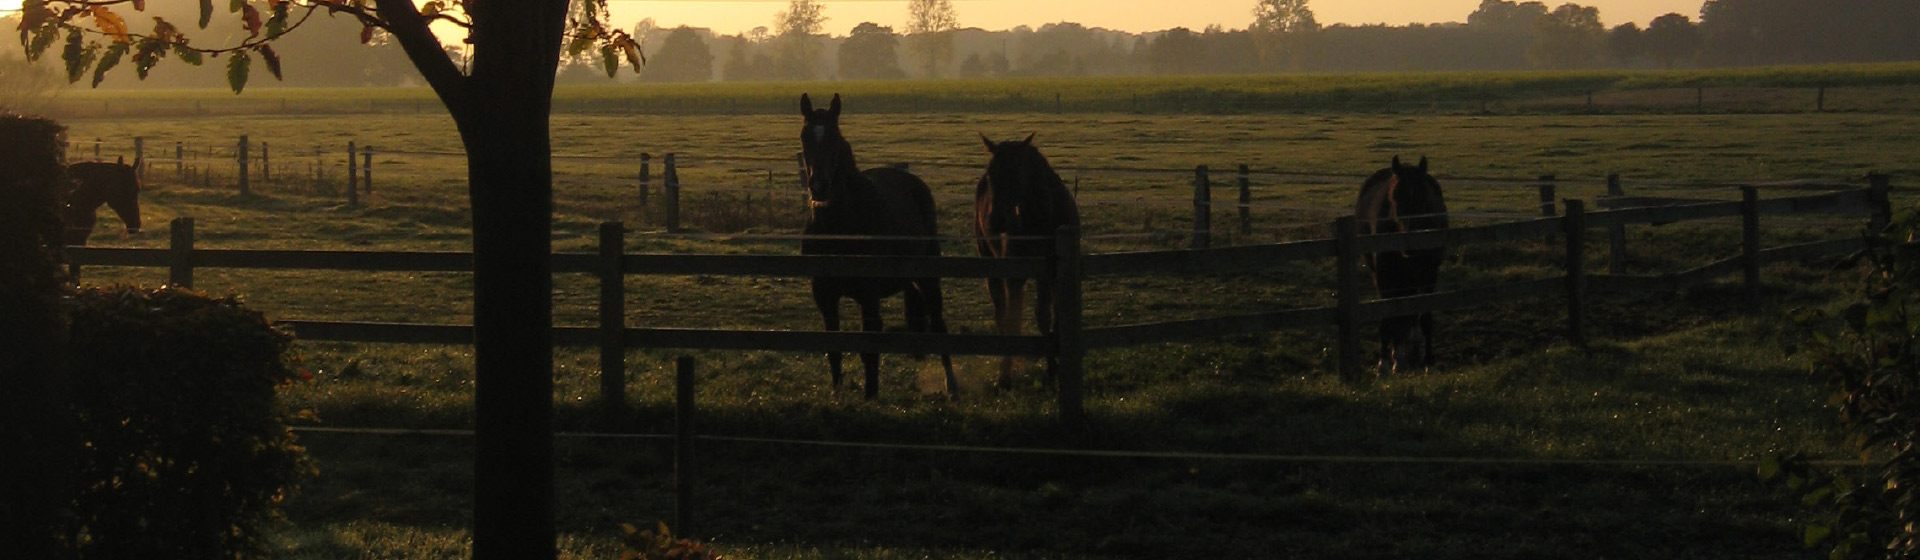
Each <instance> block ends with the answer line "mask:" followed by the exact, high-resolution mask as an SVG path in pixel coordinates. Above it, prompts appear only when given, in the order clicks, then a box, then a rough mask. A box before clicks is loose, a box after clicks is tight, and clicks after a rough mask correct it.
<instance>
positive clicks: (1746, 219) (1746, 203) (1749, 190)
mask: <svg viewBox="0 0 1920 560" xmlns="http://www.w3.org/2000/svg"><path fill="white" fill-rule="evenodd" d="M1740 256H1741V261H1742V262H1741V266H1740V268H1741V272H1742V273H1743V274H1742V276H1744V280H1746V283H1747V298H1748V299H1750V300H1753V303H1755V304H1759V303H1760V264H1761V263H1760V189H1759V187H1753V186H1744V187H1740Z"/></svg>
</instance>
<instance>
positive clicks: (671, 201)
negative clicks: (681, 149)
mask: <svg viewBox="0 0 1920 560" xmlns="http://www.w3.org/2000/svg"><path fill="white" fill-rule="evenodd" d="M662 175H663V178H664V180H665V181H666V195H667V208H666V210H667V216H666V217H667V233H680V170H679V169H678V168H676V167H675V166H674V164H673V154H672V153H668V154H667V169H666V172H665V173H663V174H662Z"/></svg>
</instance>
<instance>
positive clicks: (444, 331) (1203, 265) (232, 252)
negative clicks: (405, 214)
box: [68, 180, 1890, 422]
mask: <svg viewBox="0 0 1920 560" xmlns="http://www.w3.org/2000/svg"><path fill="white" fill-rule="evenodd" d="M1887 189H1888V186H1887V185H1886V184H1885V183H1884V180H1881V181H1876V183H1875V184H1874V185H1873V186H1872V187H1871V188H1867V189H1856V190H1852V191H1842V192H1832V193H1822V194H1811V195H1803V196H1796V197H1788V198H1776V199H1770V200H1759V199H1758V195H1757V190H1758V189H1757V188H1755V187H1745V188H1743V189H1742V195H1743V198H1742V200H1739V201H1730V202H1704V203H1702V202H1696V201H1692V200H1684V199H1682V200H1675V199H1654V198H1645V197H1643V198H1638V199H1633V198H1613V199H1611V200H1608V201H1607V202H1604V203H1603V206H1606V207H1611V208H1612V209H1609V210H1603V211H1598V212H1586V211H1585V210H1584V208H1585V206H1584V204H1582V203H1581V202H1580V201H1578V200H1568V201H1566V211H1565V213H1564V214H1563V215H1554V216H1552V217H1543V218H1533V219H1526V220H1520V221H1514V222H1507V223H1498V224H1489V225H1478V226H1463V227H1456V228H1450V229H1443V230H1430V231H1416V232H1409V233H1392V234H1376V235H1358V234H1357V230H1358V228H1357V227H1355V226H1354V225H1353V224H1352V222H1353V221H1354V218H1352V217H1344V218H1341V219H1340V220H1336V222H1335V225H1334V227H1331V228H1329V229H1328V231H1332V232H1334V234H1335V237H1334V238H1332V239H1316V240H1308V241H1295V242H1288V243H1275V244H1266V245H1244V246H1231V247H1217V248H1200V249H1188V250H1170V251H1139V252H1119V253H1102V254H1092V255H1081V254H1080V251H1081V249H1080V240H1081V238H1080V237H1079V236H1078V232H1077V231H1074V230H1070V229H1069V230H1062V231H1061V232H1060V235H1058V236H1056V239H1055V241H1056V242H1055V247H1056V250H1055V254H1054V255H1053V256H1050V257H1025V258H1008V259H990V258H978V257H924V256H911V257H909V256H898V257H896V256H838V255H832V256H818V255H710V254H700V255H684V254H630V253H626V252H625V251H624V247H623V243H624V241H623V236H624V234H626V233H627V232H626V230H625V228H623V227H622V226H621V225H620V224H618V223H614V222H610V223H607V224H603V225H602V227H601V241H602V248H601V251H600V252H599V253H559V254H555V255H553V261H552V265H553V271H554V272H555V273H579V274H592V275H596V276H598V277H599V278H600V281H601V285H602V299H601V302H602V307H603V309H602V316H601V320H600V324H598V325H594V326H557V327H555V328H554V331H553V332H554V335H553V336H554V342H555V343H556V344H558V345H561V346H568V347H596V346H597V347H600V348H601V349H602V356H603V366H602V367H603V370H604V371H603V372H602V373H603V375H606V376H609V379H611V377H612V376H614V375H617V374H621V373H622V372H624V370H625V366H624V356H623V355H622V353H621V352H620V350H623V349H626V348H679V349H702V350H765V351H790V352H860V353H889V354H916V355H921V354H935V353H942V354H962V355H989V356H995V355H997V356H1019V355H1051V356H1062V357H1073V358H1075V359H1061V360H1058V362H1060V363H1065V364H1069V365H1067V366H1062V367H1063V368H1068V371H1067V372H1066V373H1067V375H1063V376H1062V378H1063V383H1062V385H1061V390H1060V393H1061V399H1062V401H1063V403H1066V401H1068V400H1069V399H1071V400H1073V401H1074V402H1073V403H1071V406H1069V405H1067V404H1063V406H1062V410H1061V415H1062V417H1063V420H1066V421H1069V422H1076V421H1077V419H1076V418H1073V416H1076V415H1077V414H1078V412H1077V411H1078V404H1077V401H1078V399H1079V395H1078V389H1077V388H1069V387H1068V386H1067V384H1066V383H1065V382H1064V379H1065V377H1067V376H1073V377H1076V378H1077V371H1074V370H1073V369H1072V368H1075V367H1078V363H1079V362H1078V360H1077V356H1078V354H1080V353H1084V352H1085V351H1087V350H1089V349H1109V348H1119V347H1126V346H1135V345H1142V344H1155V343H1168V342H1186V341H1199V340H1209V339H1218V338H1221V337H1230V336H1244V335H1257V334H1262V333H1269V332H1273V331H1276V330H1286V329H1303V328H1322V327H1326V326H1334V325H1340V326H1342V332H1343V334H1342V336H1341V337H1340V339H1341V340H1340V341H1339V344H1340V346H1341V348H1342V350H1341V352H1342V355H1343V359H1342V361H1341V364H1342V365H1341V369H1342V372H1343V374H1347V373H1351V371H1352V370H1354V369H1356V368H1357V367H1358V364H1357V360H1355V359H1353V358H1354V357H1356V356H1357V355H1358V352H1359V350H1358V345H1359V339H1360V338H1361V337H1358V336H1354V335H1355V334H1357V333H1354V332H1352V329H1351V326H1352V325H1357V324H1359V323H1364V322H1374V321H1379V320H1382V319H1386V318H1390V317H1396V316H1405V315H1412V314H1419V313H1430V312H1436V311H1449V310H1457V309H1465V308H1471V307H1475V306H1479V305H1484V304H1485V303H1486V302H1489V301H1502V302H1514V301H1527V300H1539V299H1551V298H1554V297H1556V296H1559V295H1562V294H1564V295H1565V297H1566V299H1567V301H1568V302H1569V311H1568V321H1569V325H1568V328H1569V338H1570V339H1572V340H1573V341H1574V342H1575V343H1576V344H1582V343H1583V341H1584V334H1583V328H1584V327H1583V326H1582V325H1581V322H1582V319H1581V317H1582V316H1583V315H1584V313H1583V312H1582V311H1581V309H1582V308H1583V307H1584V305H1585V304H1584V301H1585V299H1584V298H1585V294H1587V293H1588V292H1596V293H1629V294H1647V293H1664V292H1673V291H1677V290H1681V289H1684V288H1686V287H1689V286H1693V285H1697V284H1699V283H1702V282H1707V281H1711V280H1715V279H1718V278H1721V277H1724V276H1727V275H1730V274H1733V273H1735V272H1743V273H1744V275H1745V280H1746V283H1747V285H1748V289H1749V290H1750V292H1751V293H1752V294H1753V295H1754V297H1758V294H1759V291H1758V290H1759V270H1760V263H1763V262H1766V261H1769V260H1787V259H1801V258H1813V257H1820V256H1827V255H1834V254H1841V253H1846V252H1851V251H1857V250H1858V249H1860V248H1861V247H1863V246H1864V239H1863V238H1858V237H1856V238H1848V239H1834V240H1827V241H1818V242H1812V243H1803V244H1798V245H1790V246H1784V247H1776V248H1771V249H1764V250H1763V249H1761V248H1760V247H1759V245H1758V239H1759V224H1760V217H1761V216H1797V215H1808V214H1836V215H1851V216H1858V215H1861V214H1865V215H1866V217H1867V218H1868V222H1867V224H1866V226H1867V229H1872V228H1876V227H1878V226H1879V225H1880V224H1885V223H1886V220H1887V217H1888V215H1889V214H1890V205H1889V204H1888V202H1887V198H1886V193H1887ZM1602 200H1607V199H1602ZM1635 205H1638V206H1635ZM1722 218H1741V220H1740V222H1741V228H1742V231H1743V242H1742V246H1741V250H1740V254H1739V255H1737V256H1735V257H1732V258H1728V259H1723V260H1720V261H1716V262H1712V263H1707V264H1704V265H1702V266H1699V267H1697V268H1694V269H1691V270H1685V271H1680V272H1675V273H1669V274H1659V275H1651V276H1635V275H1626V274H1619V273H1614V274H1599V275H1589V274H1587V273H1586V272H1585V270H1584V267H1583V266H1581V263H1582V261H1583V260H1584V258H1585V254H1584V252H1585V243H1583V242H1581V240H1582V239H1583V238H1584V237H1586V235H1587V231H1588V230H1590V229H1605V230H1608V231H1609V232H1610V233H1615V235H1613V240H1612V242H1613V244H1614V245H1613V247H1612V248H1611V249H1610V251H1609V258H1610V259H1617V258H1619V257H1620V254H1621V253H1622V252H1623V250H1624V247H1623V245H1621V244H1620V243H1621V241H1620V239H1621V236H1619V235H1617V233H1616V232H1618V231H1620V228H1623V227H1625V226H1628V225H1643V224H1664V223H1673V222H1686V221H1700V220H1714V219H1722ZM192 235H193V222H192V219H190V218H181V219H177V220H175V222H174V223H173V225H172V246H171V247H169V248H166V249H128V248H111V247H71V248H69V249H68V257H69V259H70V261H71V262H72V263H74V264H75V265H76V266H80V265H84V266H130V267H166V268H169V269H171V270H172V271H173V272H172V278H173V280H172V283H174V284H179V285H183V286H188V287H190V286H191V285H192V271H193V269H195V268H240V269H278V270H349V271H421V272H424V271H442V272H462V271H468V270H471V267H472V262H473V257H472V255H471V254H470V253H464V252H390V251H282V250H250V249H195V248H194V247H193V239H192ZM1556 236H1557V237H1558V238H1560V239H1563V240H1564V245H1565V249H1566V253H1565V256H1564V263H1565V264H1566V274H1564V275H1558V276H1553V277H1549V278H1538V279H1532V280H1525V281H1518V282H1507V283H1504V284H1501V285H1496V286H1483V287H1474V288H1466V289H1453V290H1448V291H1442V292H1436V293H1430V294H1423V295H1416V296H1409V297H1400V298H1391V299H1375V300H1373V301H1361V297H1362V296H1361V294H1359V293H1358V292H1359V291H1360V290H1361V289H1362V287H1361V286H1362V282H1359V281H1357V280H1354V279H1357V278H1358V277H1359V275H1360V272H1359V270H1358V268H1359V264H1358V262H1357V261H1358V260H1359V259H1357V258H1355V259H1349V258H1346V257H1345V256H1344V255H1346V254H1349V253H1346V252H1347V251H1351V252H1352V253H1351V254H1353V255H1361V254H1367V253H1378V252H1389V251H1411V250H1420V249H1435V248H1457V247H1461V246H1465V245H1471V244H1478V243H1502V242H1515V241H1521V242H1538V241H1539V240H1541V239H1548V240H1552V239H1554V238H1555V237H1556ZM1312 260H1320V261H1326V260H1331V261H1334V263H1335V268H1336V271H1335V272H1336V278H1340V279H1343V280H1342V281H1340V282H1339V286H1338V288H1339V289H1338V291H1337V295H1338V297H1337V301H1338V305H1334V306H1330V307H1311V308H1299V309H1283V310H1273V311H1263V312H1258V313H1250V314H1243V315H1233V316H1224V317H1208V318H1200V319H1190V320H1181V321H1165V322H1150V323H1140V324H1128V325H1113V326H1092V327H1087V326H1082V325H1080V324H1079V317H1080V315H1081V313H1082V310H1081V309H1080V305H1081V303H1080V294H1079V290H1080V283H1081V282H1082V281H1083V280H1084V279H1085V278H1089V277H1102V276H1146V275H1173V276H1191V275H1205V274H1231V273H1237V272H1245V271H1250V270H1257V269H1262V268H1267V267H1271V266H1273V265H1275V264H1279V263H1285V262H1293V261H1312ZM628 275H706V276H754V277H762V276H775V277H781V276H784V277H816V276H827V275H832V276H840V277H878V278H921V277H939V278H1033V279H1042V278H1052V279H1054V280H1056V281H1057V283H1058V284H1060V285H1061V286H1062V287H1061V290H1062V292H1061V297H1060V301H1061V303H1062V305H1063V306H1065V307H1062V308H1061V310H1060V311H1059V314H1060V316H1061V319H1062V320H1061V324H1059V325H1056V327H1058V328H1056V329H1054V331H1053V334H1052V335H1051V336H1044V337H1043V336H1005V335H975V334H945V335H941V334H922V333H875V332H829V331H769V330H758V331H754V330H748V331H742V330H713V329H677V328H633V327H628V326H626V325H624V324H623V323H624V320H625V319H624V316H623V315H622V314H623V312H622V311H621V306H623V305H624V304H623V303H619V302H620V301H622V300H623V297H624V296H623V295H622V294H623V293H624V292H623V290H624V288H623V287H622V286H623V284H624V282H623V281H622V279H623V278H624V277H626V276H628ZM278 323H279V324H281V325H285V326H287V327H289V328H291V329H292V330H293V331H294V332H295V333H296V334H297V335H299V336H300V337H301V338H304V339H308V340H320V341H339V342H370V343H416V344H448V345H458V344H469V343H471V341H472V337H473V331H472V327H471V326H468V325H443V324H411V323H372V322H341V321H312V320H285V321H279V322H278ZM622 387H623V386H622V385H620V384H619V383H617V382H615V381H612V380H609V381H606V382H605V385H603V391H607V392H609V393H612V392H620V391H624V389H623V388H622ZM1069 393H1071V394H1069ZM610 398H611V397H610Z"/></svg>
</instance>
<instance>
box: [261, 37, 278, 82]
mask: <svg viewBox="0 0 1920 560" xmlns="http://www.w3.org/2000/svg"><path fill="white" fill-rule="evenodd" d="M260 61H261V62H265V63H267V72H269V73H272V74H273V79H275V80H279V79H281V78H280V55H278V54H274V52H273V45H260Z"/></svg>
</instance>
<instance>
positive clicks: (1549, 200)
mask: <svg viewBox="0 0 1920 560" xmlns="http://www.w3.org/2000/svg"><path fill="white" fill-rule="evenodd" d="M1553 179H1554V177H1553V175H1551V174H1549V175H1541V176H1540V183H1539V184H1537V185H1534V186H1535V187H1536V188H1538V189H1540V217H1542V218H1551V217H1553V216H1554V206H1555V205H1557V204H1558V203H1557V202H1555V200H1554V199H1555V197H1554V193H1553V187H1554V185H1553ZM1546 243H1547V247H1549V248H1551V247H1553V235H1552V234H1548V235H1547V239H1546Z"/></svg>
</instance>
